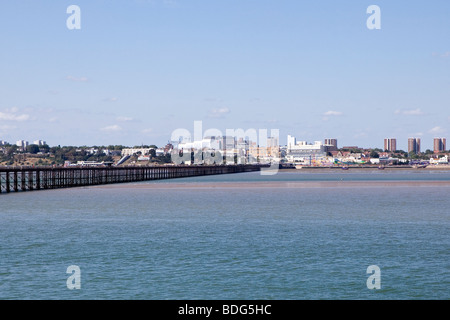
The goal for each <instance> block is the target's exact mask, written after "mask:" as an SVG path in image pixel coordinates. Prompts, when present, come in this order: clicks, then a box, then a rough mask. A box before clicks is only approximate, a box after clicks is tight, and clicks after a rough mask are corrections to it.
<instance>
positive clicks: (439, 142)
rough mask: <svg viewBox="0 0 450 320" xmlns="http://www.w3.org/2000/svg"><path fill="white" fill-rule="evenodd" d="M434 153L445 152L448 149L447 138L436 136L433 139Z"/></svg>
mask: <svg viewBox="0 0 450 320" xmlns="http://www.w3.org/2000/svg"><path fill="white" fill-rule="evenodd" d="M433 147H434V153H439V152H443V151H445V150H446V139H445V138H434V140H433Z"/></svg>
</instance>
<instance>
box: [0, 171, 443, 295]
mask: <svg viewBox="0 0 450 320" xmlns="http://www.w3.org/2000/svg"><path fill="white" fill-rule="evenodd" d="M317 181H320V182H323V183H324V184H321V185H320V186H317V184H311V187H308V182H312V183H314V182H317ZM340 181H344V182H345V181H350V182H355V183H356V184H352V183H350V184H348V185H347V184H342V185H341V184H339V183H338V184H336V182H340ZM380 181H381V182H392V181H402V182H404V183H403V184H402V185H400V186H399V185H394V184H392V185H390V184H389V183H386V184H378V183H376V182H380ZM433 181H437V182H441V183H439V184H438V183H437V184H433V183H428V184H421V183H414V182H433ZM248 182H251V184H246V183H248ZM274 182H277V183H278V185H280V183H281V186H283V187H277V184H276V183H274ZM290 182H305V183H306V185H303V186H302V187H297V186H296V185H295V184H292V185H291V186H290V185H289V183H290ZM327 182H330V185H329V186H327V185H326V183H327ZM446 182H448V184H447V183H446ZM268 183H274V184H273V186H267V184H268ZM283 183H284V184H283ZM409 183H410V184H409ZM175 186H176V187H175ZM224 186H226V187H224ZM258 186H261V187H258ZM262 186H266V187H264V188H262ZM449 208H450V171H449V172H447V171H431V170H429V171H428V170H427V171H420V170H416V171H414V170H407V171H401V170H397V171H389V170H378V171H377V170H372V171H362V170H361V171H357V170H354V171H353V170H348V171H345V172H344V171H338V170H334V171H333V170H322V171H320V170H319V171H316V172H311V171H302V170H297V171H295V170H286V171H283V170H281V171H280V172H279V173H278V174H276V175H274V176H261V175H260V174H259V173H257V172H254V173H242V174H231V175H220V176H206V177H195V178H183V179H174V180H161V181H150V182H142V183H131V184H120V185H113V186H97V187H83V188H72V189H61V190H45V191H35V192H23V193H11V194H2V195H0V299H152V300H153V299H157V300H159V299H281V300H291V299H295V300H297V299H449V298H450V289H449V288H450V235H449V232H450V209H449ZM373 265H375V266H377V267H379V270H380V273H379V274H378V279H379V282H380V288H379V289H370V288H369V286H368V279H369V277H371V276H372V274H371V273H368V272H367V268H368V267H369V266H373ZM70 266H77V267H78V268H79V271H80V273H77V274H74V273H72V271H71V269H68V268H69V267H70ZM74 276H77V277H76V279H75V278H74ZM73 279H75V280H74V282H72V280H73ZM73 283H77V284H78V285H79V288H74V287H73V286H71V285H72V284H73Z"/></svg>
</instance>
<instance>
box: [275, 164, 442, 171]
mask: <svg viewBox="0 0 450 320" xmlns="http://www.w3.org/2000/svg"><path fill="white" fill-rule="evenodd" d="M342 167H343V166H334V167H331V166H330V167H326V166H316V167H314V166H311V167H310V166H304V167H301V168H298V169H297V168H281V169H280V170H283V171H300V170H320V169H321V170H324V169H329V170H342ZM346 167H347V168H348V169H351V170H355V169H362V170H369V169H372V170H380V169H379V168H378V166H352V165H349V166H346ZM383 170H417V171H420V170H450V165H430V166H427V167H425V168H414V167H412V166H386V167H384V169H383ZM380 171H382V170H380Z"/></svg>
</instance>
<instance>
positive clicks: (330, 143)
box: [324, 139, 338, 151]
mask: <svg viewBox="0 0 450 320" xmlns="http://www.w3.org/2000/svg"><path fill="white" fill-rule="evenodd" d="M324 144H325V145H326V146H327V147H328V151H337V149H338V146H337V139H325V143H324Z"/></svg>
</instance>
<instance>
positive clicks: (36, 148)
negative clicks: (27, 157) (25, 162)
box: [27, 144, 40, 154]
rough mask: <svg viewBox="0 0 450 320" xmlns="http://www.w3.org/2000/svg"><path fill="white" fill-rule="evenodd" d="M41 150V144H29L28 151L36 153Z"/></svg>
mask: <svg viewBox="0 0 450 320" xmlns="http://www.w3.org/2000/svg"><path fill="white" fill-rule="evenodd" d="M39 151H40V150H39V146H38V145H37V144H30V145H29V146H27V152H28V153H32V154H36V153H38V152H39Z"/></svg>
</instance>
